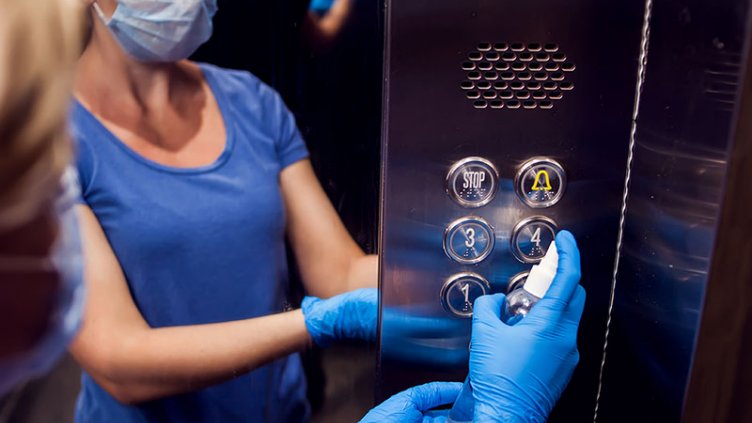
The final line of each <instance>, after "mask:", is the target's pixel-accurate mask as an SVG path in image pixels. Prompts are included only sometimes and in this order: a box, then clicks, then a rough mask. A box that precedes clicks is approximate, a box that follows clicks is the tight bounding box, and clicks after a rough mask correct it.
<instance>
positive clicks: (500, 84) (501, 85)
mask: <svg viewBox="0 0 752 423" xmlns="http://www.w3.org/2000/svg"><path fill="white" fill-rule="evenodd" d="M493 87H494V89H495V90H506V89H507V88H509V84H507V82H506V81H496V82H494V84H493Z"/></svg>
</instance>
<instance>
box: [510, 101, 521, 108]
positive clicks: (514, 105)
mask: <svg viewBox="0 0 752 423" xmlns="http://www.w3.org/2000/svg"><path fill="white" fill-rule="evenodd" d="M507 108H508V109H519V108H520V102H519V101H517V100H509V101H507Z"/></svg>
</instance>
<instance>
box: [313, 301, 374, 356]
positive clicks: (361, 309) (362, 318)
mask: <svg viewBox="0 0 752 423" xmlns="http://www.w3.org/2000/svg"><path fill="white" fill-rule="evenodd" d="M301 309H302V310H303V316H304V317H305V324H306V327H307V328H308V333H310V335H311V338H312V339H313V342H315V343H316V345H318V346H320V347H326V346H328V345H329V344H331V342H332V341H335V340H340V339H360V340H364V341H374V340H375V339H376V320H377V316H378V291H377V290H376V289H375V288H365V289H358V290H355V291H351V292H346V293H344V294H340V295H337V296H334V297H332V298H329V299H325V300H322V299H320V298H316V297H305V298H304V299H303V304H302V306H301Z"/></svg>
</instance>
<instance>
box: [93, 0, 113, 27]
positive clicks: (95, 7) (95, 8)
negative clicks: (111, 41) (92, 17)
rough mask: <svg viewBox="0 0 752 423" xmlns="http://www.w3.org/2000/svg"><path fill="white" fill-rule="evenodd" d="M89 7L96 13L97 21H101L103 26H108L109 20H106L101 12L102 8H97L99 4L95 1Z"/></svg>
mask: <svg viewBox="0 0 752 423" xmlns="http://www.w3.org/2000/svg"><path fill="white" fill-rule="evenodd" d="M91 7H92V8H93V9H94V11H95V12H96V13H97V16H99V20H101V21H102V23H103V24H105V25H109V24H110V20H111V19H110V18H108V17H107V16H106V15H105V14H104V12H103V11H102V8H101V7H99V3H97V2H96V1H95V2H94V3H92V4H91Z"/></svg>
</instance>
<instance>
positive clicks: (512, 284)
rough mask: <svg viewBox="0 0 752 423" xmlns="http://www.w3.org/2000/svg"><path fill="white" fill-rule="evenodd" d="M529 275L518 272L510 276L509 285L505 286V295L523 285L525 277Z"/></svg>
mask: <svg viewBox="0 0 752 423" xmlns="http://www.w3.org/2000/svg"><path fill="white" fill-rule="evenodd" d="M529 274H530V272H520V273H518V274H516V275H514V276H512V278H511V279H509V283H508V284H507V294H508V293H510V292H512V291H514V290H515V289H517V288H519V287H521V286H523V285H525V281H527V276H528V275H529Z"/></svg>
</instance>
